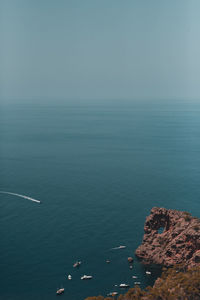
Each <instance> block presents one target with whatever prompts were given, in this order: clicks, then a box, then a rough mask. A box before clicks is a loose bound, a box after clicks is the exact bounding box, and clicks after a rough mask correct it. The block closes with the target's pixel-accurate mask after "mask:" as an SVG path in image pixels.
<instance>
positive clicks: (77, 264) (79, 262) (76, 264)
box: [73, 261, 81, 268]
mask: <svg viewBox="0 0 200 300" xmlns="http://www.w3.org/2000/svg"><path fill="white" fill-rule="evenodd" d="M80 265H81V261H76V262H75V263H74V264H73V267H74V268H77V267H80Z"/></svg>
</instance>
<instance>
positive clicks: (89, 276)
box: [81, 275, 92, 280]
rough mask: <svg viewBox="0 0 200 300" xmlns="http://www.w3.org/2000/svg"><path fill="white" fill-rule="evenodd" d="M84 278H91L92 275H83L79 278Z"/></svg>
mask: <svg viewBox="0 0 200 300" xmlns="http://www.w3.org/2000/svg"><path fill="white" fill-rule="evenodd" d="M86 279H92V276H91V275H83V276H82V277H81V280H86Z"/></svg>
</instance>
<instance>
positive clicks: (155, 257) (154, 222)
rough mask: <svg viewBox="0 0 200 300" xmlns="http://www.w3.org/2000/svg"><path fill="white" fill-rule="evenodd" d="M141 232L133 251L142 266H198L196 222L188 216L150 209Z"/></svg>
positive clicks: (199, 235)
mask: <svg viewBox="0 0 200 300" xmlns="http://www.w3.org/2000/svg"><path fill="white" fill-rule="evenodd" d="M162 228H163V232H161V233H159V232H160V230H159V229H162ZM144 232H145V233H144V237H143V241H142V244H141V245H140V246H139V247H138V248H137V250H136V252H135V254H136V255H137V256H138V257H139V258H141V259H142V260H143V262H144V263H146V264H151V263H154V264H161V265H165V266H171V265H175V264H180V263H184V264H186V265H187V266H189V267H192V266H195V265H200V220H199V219H197V218H194V217H192V216H191V215H190V214H189V213H187V212H182V211H177V210H172V209H165V208H159V207H154V208H152V210H151V214H150V215H149V216H148V217H147V218H146V222H145V226H144Z"/></svg>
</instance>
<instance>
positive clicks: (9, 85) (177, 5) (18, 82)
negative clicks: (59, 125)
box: [0, 0, 200, 100]
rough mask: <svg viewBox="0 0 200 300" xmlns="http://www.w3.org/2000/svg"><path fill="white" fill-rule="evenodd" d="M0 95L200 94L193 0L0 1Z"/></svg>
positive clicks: (199, 16) (198, 17)
mask: <svg viewBox="0 0 200 300" xmlns="http://www.w3.org/2000/svg"><path fill="white" fill-rule="evenodd" d="M0 45H1V46H0V66H1V67H0V97H1V99H4V100H5V99H34V98H39V99H40V98H43V99H50V98H52V99H53V98H64V99H94V100H95V99H115V98H116V99H135V98H137V99H142V98H158V99H166V98H198V99H199V98H200V84H199V83H200V1H199V0H187V1H186V0H0Z"/></svg>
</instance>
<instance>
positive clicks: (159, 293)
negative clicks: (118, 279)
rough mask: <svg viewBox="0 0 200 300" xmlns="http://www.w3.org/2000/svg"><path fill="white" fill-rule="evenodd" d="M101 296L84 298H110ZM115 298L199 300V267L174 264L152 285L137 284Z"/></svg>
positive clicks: (93, 299)
mask: <svg viewBox="0 0 200 300" xmlns="http://www.w3.org/2000/svg"><path fill="white" fill-rule="evenodd" d="M111 299H113V298H110V297H107V298H104V297H102V296H98V297H89V298H87V299H86V300H111ZM115 299H117V300H199V299H200V267H199V266H196V267H193V268H190V269H186V267H184V266H183V265H176V266H174V267H171V268H169V269H164V270H163V273H162V276H161V278H158V279H157V280H156V282H155V284H154V286H153V287H147V288H146V289H145V290H141V289H140V287H139V286H136V287H134V288H131V289H129V291H128V292H127V293H126V294H124V295H119V296H118V297H117V298H115Z"/></svg>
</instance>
